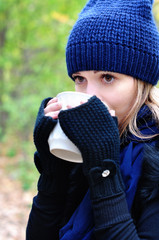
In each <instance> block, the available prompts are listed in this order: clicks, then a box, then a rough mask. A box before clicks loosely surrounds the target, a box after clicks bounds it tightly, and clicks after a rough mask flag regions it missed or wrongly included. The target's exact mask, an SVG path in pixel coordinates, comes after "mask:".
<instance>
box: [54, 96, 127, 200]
mask: <svg viewBox="0 0 159 240" xmlns="http://www.w3.org/2000/svg"><path fill="white" fill-rule="evenodd" d="M59 121H60V125H61V127H62V129H63V131H64V132H65V134H66V135H67V136H68V137H69V138H70V139H71V141H73V142H74V143H75V144H76V146H77V147H78V148H79V149H80V151H81V154H82V158H83V172H84V174H85V175H86V176H87V177H88V182H89V186H90V193H91V199H97V198H100V197H103V196H104V197H108V196H113V195H114V194H117V193H120V192H123V191H124V185H123V181H122V177H121V175H120V169H119V157H120V150H119V148H120V140H119V131H118V127H117V125H116V120H115V121H114V119H113V118H112V116H111V115H110V113H109V112H108V110H107V108H106V106H105V105H104V104H103V103H102V102H101V101H100V100H99V99H98V98H97V97H95V96H94V97H92V98H90V99H89V100H88V102H87V103H85V104H83V105H81V106H78V107H76V108H72V109H69V110H65V111H61V112H60V114H59ZM104 171H106V172H108V176H107V175H106V176H105V175H104V174H105V172H104Z"/></svg>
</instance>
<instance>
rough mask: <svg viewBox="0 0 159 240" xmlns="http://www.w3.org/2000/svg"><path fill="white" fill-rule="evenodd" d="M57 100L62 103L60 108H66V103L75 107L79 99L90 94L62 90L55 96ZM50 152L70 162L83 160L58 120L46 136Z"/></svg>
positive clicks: (86, 97) (83, 99) (78, 103)
mask: <svg viewBox="0 0 159 240" xmlns="http://www.w3.org/2000/svg"><path fill="white" fill-rule="evenodd" d="M56 97H57V98H58V101H59V102H60V103H61V104H62V110H65V109H67V105H71V106H72V107H76V106H78V105H80V102H81V101H84V102H85V101H87V100H88V99H89V98H90V97H92V96H91V95H88V94H85V93H80V92H62V93H59V94H58V95H57V96H56ZM48 143H49V148H50V152H51V153H52V154H53V155H55V156H56V157H59V158H61V159H64V160H67V161H70V162H78V163H81V162H83V160H82V156H81V153H80V151H79V149H78V148H77V147H76V146H75V145H74V143H73V142H71V141H70V139H69V138H68V137H67V136H66V135H65V133H64V132H63V130H62V129H61V126H60V123H59V120H58V121H57V124H56V126H55V127H54V129H53V131H52V132H51V133H50V136H49V138H48Z"/></svg>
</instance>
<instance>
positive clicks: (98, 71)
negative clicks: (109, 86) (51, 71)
mask: <svg viewBox="0 0 159 240" xmlns="http://www.w3.org/2000/svg"><path fill="white" fill-rule="evenodd" d="M90 71H91V70H90ZM93 72H94V73H97V72H99V71H93ZM76 74H80V72H76V73H73V74H72V76H73V75H76Z"/></svg>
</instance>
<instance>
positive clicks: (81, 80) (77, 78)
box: [72, 75, 85, 84]
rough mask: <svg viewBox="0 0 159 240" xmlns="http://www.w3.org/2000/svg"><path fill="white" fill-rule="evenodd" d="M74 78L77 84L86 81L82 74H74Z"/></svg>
mask: <svg viewBox="0 0 159 240" xmlns="http://www.w3.org/2000/svg"><path fill="white" fill-rule="evenodd" d="M72 78H73V80H74V81H75V84H82V83H84V81H85V78H84V77H82V76H78V75H77V76H72Z"/></svg>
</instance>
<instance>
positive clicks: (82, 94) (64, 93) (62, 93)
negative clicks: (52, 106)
mask: <svg viewBox="0 0 159 240" xmlns="http://www.w3.org/2000/svg"><path fill="white" fill-rule="evenodd" d="M74 94H75V95H80V96H88V97H93V95H90V94H87V93H82V92H73V91H65V92H60V93H58V94H57V96H56V97H57V98H58V97H60V96H61V95H74Z"/></svg>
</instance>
